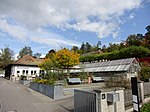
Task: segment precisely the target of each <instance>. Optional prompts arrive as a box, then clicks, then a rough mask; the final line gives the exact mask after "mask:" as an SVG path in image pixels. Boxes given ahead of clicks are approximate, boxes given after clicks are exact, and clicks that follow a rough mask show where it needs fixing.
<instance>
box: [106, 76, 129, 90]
mask: <svg viewBox="0 0 150 112" xmlns="http://www.w3.org/2000/svg"><path fill="white" fill-rule="evenodd" d="M105 85H106V87H109V88H110V87H123V88H125V89H130V88H131V83H130V80H129V79H126V78H125V77H122V76H121V77H111V78H110V79H109V80H107V81H105Z"/></svg>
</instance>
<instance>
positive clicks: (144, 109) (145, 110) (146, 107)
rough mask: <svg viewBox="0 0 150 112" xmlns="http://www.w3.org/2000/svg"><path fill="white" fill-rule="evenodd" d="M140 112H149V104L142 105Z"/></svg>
mask: <svg viewBox="0 0 150 112" xmlns="http://www.w3.org/2000/svg"><path fill="white" fill-rule="evenodd" d="M140 112H150V102H149V103H146V104H144V105H143V106H142V107H141V109H140Z"/></svg>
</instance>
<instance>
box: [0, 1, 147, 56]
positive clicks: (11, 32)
mask: <svg viewBox="0 0 150 112" xmlns="http://www.w3.org/2000/svg"><path fill="white" fill-rule="evenodd" d="M148 25H150V0H125V1H124V0H0V41H1V43H0V49H2V48H5V47H9V48H10V49H11V50H13V51H14V53H15V54H18V53H19V51H20V50H21V49H22V48H23V47H24V46H30V47H31V48H32V50H33V53H42V54H47V53H48V51H49V50H51V49H56V50H58V49H61V48H63V47H66V48H69V49H70V48H71V47H72V46H78V47H80V46H81V43H82V42H89V43H90V44H92V45H96V44H97V42H98V41H101V43H102V45H104V44H105V45H108V44H109V43H119V42H121V41H124V40H125V39H126V38H127V37H128V36H129V35H131V34H137V33H141V34H145V32H146V29H145V27H146V26H148Z"/></svg>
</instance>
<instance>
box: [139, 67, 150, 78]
mask: <svg viewBox="0 0 150 112" xmlns="http://www.w3.org/2000/svg"><path fill="white" fill-rule="evenodd" d="M138 77H139V78H140V80H142V81H148V79H149V78H150V67H148V66H145V67H142V68H141V71H140V72H139V73H138Z"/></svg>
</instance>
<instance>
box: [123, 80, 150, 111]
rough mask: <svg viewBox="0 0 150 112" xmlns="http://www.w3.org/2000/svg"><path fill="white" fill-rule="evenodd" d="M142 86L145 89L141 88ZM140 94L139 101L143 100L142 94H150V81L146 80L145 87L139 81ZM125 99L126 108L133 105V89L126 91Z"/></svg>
mask: <svg viewBox="0 0 150 112" xmlns="http://www.w3.org/2000/svg"><path fill="white" fill-rule="evenodd" d="M142 88H143V90H141V89H142ZM142 91H144V93H142ZM138 95H139V102H142V95H144V97H149V96H150V82H144V83H143V87H141V85H140V83H138ZM124 101H125V108H126V109H127V108H128V107H130V106H132V105H133V102H132V90H131V89H128V90H125V91H124Z"/></svg>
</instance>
